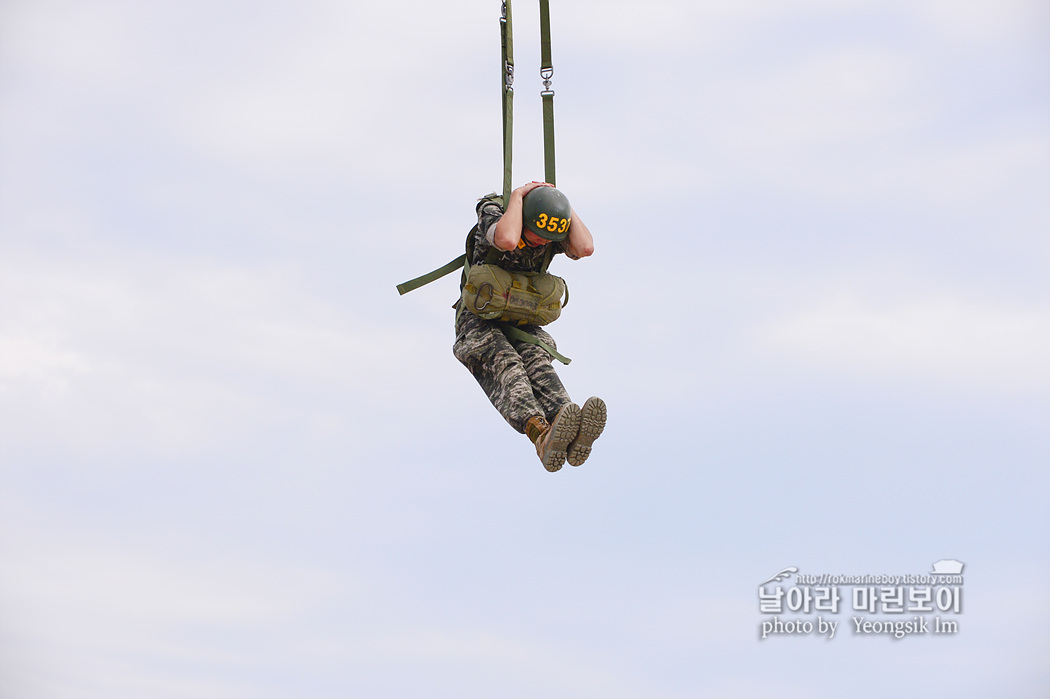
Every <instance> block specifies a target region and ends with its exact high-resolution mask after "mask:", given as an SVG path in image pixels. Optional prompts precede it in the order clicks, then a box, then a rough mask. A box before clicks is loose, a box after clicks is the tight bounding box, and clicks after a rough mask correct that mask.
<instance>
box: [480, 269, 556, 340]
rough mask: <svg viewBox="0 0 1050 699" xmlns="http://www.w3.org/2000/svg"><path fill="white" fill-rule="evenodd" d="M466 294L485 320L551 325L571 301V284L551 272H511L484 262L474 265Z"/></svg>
mask: <svg viewBox="0 0 1050 699" xmlns="http://www.w3.org/2000/svg"><path fill="white" fill-rule="evenodd" d="M462 298H463V305H464V306H466V308H467V310H468V311H470V312H471V313H473V314H474V315H476V316H477V317H479V318H482V319H484V320H500V321H506V322H509V323H516V324H518V325H547V324H548V323H553V322H554V321H556V320H557V319H558V316H560V315H561V309H562V308H564V307H565V306H567V305H568V304H569V288H568V287H567V286H566V284H565V280H564V279H562V278H561V277H556V276H554V275H553V274H548V273H547V272H508V271H507V270H505V269H503V268H502V267H500V266H498V265H493V264H481V265H474V266H473V267H471V268H470V272H468V274H467V280H466V283H465V284H464V285H463V295H462Z"/></svg>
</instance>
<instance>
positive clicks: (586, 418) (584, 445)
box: [566, 396, 608, 466]
mask: <svg viewBox="0 0 1050 699" xmlns="http://www.w3.org/2000/svg"><path fill="white" fill-rule="evenodd" d="M607 417H608V409H607V408H606V407H605V401H603V400H602V399H601V398H598V397H597V396H592V397H590V398H588V399H587V402H586V403H584V404H583V409H582V410H581V412H580V431H579V434H578V435H577V437H576V439H575V441H573V443H572V444H570V445H569V450H568V452H567V453H566V459H568V461H569V463H570V464H571V465H573V466H579V465H581V464H582V463H583V462H584V461H586V460H587V457H588V456H590V455H591V445H592V444H594V440H596V439H598V437H600V436H601V434H602V430H604V429H605V420H606V418H607Z"/></svg>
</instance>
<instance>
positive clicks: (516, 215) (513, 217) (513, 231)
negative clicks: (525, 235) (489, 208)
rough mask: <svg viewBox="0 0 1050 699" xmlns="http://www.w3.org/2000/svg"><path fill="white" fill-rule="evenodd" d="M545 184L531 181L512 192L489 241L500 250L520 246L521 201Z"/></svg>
mask: <svg viewBox="0 0 1050 699" xmlns="http://www.w3.org/2000/svg"><path fill="white" fill-rule="evenodd" d="M543 186H544V184H543V183H542V182H530V183H528V184H526V185H522V186H521V187H518V188H517V189H515V190H514V191H513V192H511V193H510V201H509V202H507V208H506V209H505V210H504V212H503V217H502V218H500V220H499V221H497V222H496V225H495V226H494V227H493V229H492V230H493V233H492V238H491V240H490V241H489V242H491V243H492V244H493V245H495V246H496V247H497V248H498V249H500V250H513V249H515V248H516V247H518V241H519V240H521V202H522V200H523V199H525V195H526V194H528V193H529V192H531V191H532V190H534V189H536V187H543ZM547 186H550V185H547Z"/></svg>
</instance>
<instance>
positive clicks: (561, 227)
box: [521, 187, 572, 240]
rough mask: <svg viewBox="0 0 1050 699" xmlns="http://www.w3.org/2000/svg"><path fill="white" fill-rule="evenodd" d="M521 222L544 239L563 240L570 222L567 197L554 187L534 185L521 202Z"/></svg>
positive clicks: (567, 232)
mask: <svg viewBox="0 0 1050 699" xmlns="http://www.w3.org/2000/svg"><path fill="white" fill-rule="evenodd" d="M521 218H522V223H524V224H525V227H526V228H528V229H529V230H530V231H532V232H533V233H535V234H536V235H538V236H539V237H541V238H543V239H545V240H565V238H566V236H568V235H569V225H570V224H571V223H572V207H571V206H569V199H568V197H566V196H565V195H564V194H562V193H561V192H559V191H558V190H557V189H555V188H554V187H536V188H535V189H533V190H530V191H529V193H528V194H526V195H525V199H524V200H523V201H522V204H521Z"/></svg>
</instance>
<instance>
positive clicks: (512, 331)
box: [497, 323, 572, 364]
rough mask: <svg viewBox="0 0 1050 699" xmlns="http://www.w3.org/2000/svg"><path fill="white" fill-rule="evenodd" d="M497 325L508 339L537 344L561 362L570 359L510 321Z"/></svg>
mask: <svg viewBox="0 0 1050 699" xmlns="http://www.w3.org/2000/svg"><path fill="white" fill-rule="evenodd" d="M497 325H499V327H500V329H501V330H502V331H503V334H504V335H506V336H507V339H508V340H517V341H519V342H527V343H528V344H530V345H538V346H539V347H541V348H543V349H545V350H547V352H549V353H550V355H551V356H552V357H554V358H555V359H557V360H558V361H559V362H561V363H562V364H568V363H569V362H571V361H572V360H571V359H569V358H568V357H566V356H565V355H563V354H560V353H559V352H558V350H556V349H554V348H553V347H551V346H550V345H548V344H547V343H546V342H544V341H543V340H541V339H540V338H538V337H536V336H535V335H530V334H529V333H527V332H525V331H524V330H522V329H521V328H519V327H517V326H514V325H511V324H510V323H497Z"/></svg>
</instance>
